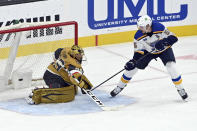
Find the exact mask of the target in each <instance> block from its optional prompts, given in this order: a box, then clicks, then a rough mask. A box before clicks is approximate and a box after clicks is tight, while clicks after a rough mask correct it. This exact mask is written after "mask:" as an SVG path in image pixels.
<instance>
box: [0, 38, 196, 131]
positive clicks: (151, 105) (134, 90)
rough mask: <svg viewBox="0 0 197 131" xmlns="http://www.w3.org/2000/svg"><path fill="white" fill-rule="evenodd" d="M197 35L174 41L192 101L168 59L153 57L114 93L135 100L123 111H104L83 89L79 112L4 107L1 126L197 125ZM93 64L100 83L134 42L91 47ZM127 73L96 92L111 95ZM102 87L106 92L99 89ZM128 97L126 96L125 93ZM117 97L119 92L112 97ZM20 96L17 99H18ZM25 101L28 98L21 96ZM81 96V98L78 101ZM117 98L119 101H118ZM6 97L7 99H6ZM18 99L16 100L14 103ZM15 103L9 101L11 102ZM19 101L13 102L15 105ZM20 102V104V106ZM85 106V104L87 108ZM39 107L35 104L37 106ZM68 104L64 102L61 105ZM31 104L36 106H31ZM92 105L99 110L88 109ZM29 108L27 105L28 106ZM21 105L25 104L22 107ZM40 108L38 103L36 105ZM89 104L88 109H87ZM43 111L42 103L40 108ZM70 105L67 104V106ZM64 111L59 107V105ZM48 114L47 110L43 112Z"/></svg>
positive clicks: (181, 129)
mask: <svg viewBox="0 0 197 131" xmlns="http://www.w3.org/2000/svg"><path fill="white" fill-rule="evenodd" d="M196 41H197V36H193V37H181V38H179V42H178V43H176V44H175V45H173V49H174V53H175V56H176V58H177V59H176V61H177V68H178V70H179V71H180V72H181V74H182V78H183V84H184V88H185V89H186V91H187V92H188V95H189V99H188V102H184V101H182V100H181V98H180V96H179V95H178V93H177V91H176V88H175V87H174V85H173V83H172V81H171V78H170V76H169V75H168V73H167V71H166V69H165V67H164V66H163V65H162V62H161V61H160V60H159V59H157V61H155V60H153V61H151V63H150V64H149V66H148V67H147V68H146V69H145V70H140V71H139V72H138V73H137V74H136V75H135V77H134V78H133V79H132V80H131V81H130V83H129V84H128V85H127V87H126V88H125V89H124V90H123V91H122V92H121V94H120V95H118V96H117V97H116V98H114V105H117V103H118V104H120V103H121V101H117V99H122V100H125V101H127V102H128V101H130V102H131V101H133V100H134V102H133V103H132V102H131V104H129V105H127V104H125V103H124V101H122V103H123V104H125V105H127V106H125V107H122V108H120V109H118V110H117V111H101V110H99V107H97V106H96V104H95V103H93V102H92V101H91V100H90V99H89V98H88V97H87V96H84V95H81V94H79V96H77V99H76V101H78V102H80V100H81V102H82V103H78V104H79V105H80V106H77V105H76V104H73V106H71V107H69V108H70V109H71V110H72V107H73V110H74V108H76V107H77V108H79V109H78V111H79V112H80V113H79V114H78V113H76V112H75V113H74V114H72V113H70V114H58V112H56V113H57V114H54V115H46V114H45V115H41V114H42V112H41V114H39V115H34V114H32V113H30V114H22V113H19V112H18V113H17V112H14V111H10V110H5V109H3V108H2V107H1V109H0V130H1V131H13V130H20V131H36V130H37V131H41V130H45V131H81V130H83V131H109V130H112V131H196V130H197V124H196V120H197V79H196V78H197V70H196V67H197V42H196ZM85 53H86V56H87V59H88V64H87V65H86V66H84V70H85V74H86V75H87V77H88V78H89V79H90V81H91V82H92V83H93V84H94V86H97V85H99V84H100V83H102V82H103V81H105V80H106V79H108V78H109V77H111V76H112V75H114V74H115V73H116V72H118V71H120V70H121V69H123V67H124V64H125V62H127V61H128V60H129V59H131V58H132V55H133V45H132V44H131V43H122V44H116V45H107V46H99V47H90V48H85ZM121 75H122V73H120V74H119V75H117V76H115V77H114V78H113V79H111V80H110V81H108V82H106V83H105V84H103V85H102V86H100V87H98V88H97V89H96V90H95V91H93V92H94V93H95V94H98V96H100V99H102V100H104V101H105V100H106V98H101V97H109V92H110V91H111V90H112V89H113V88H115V87H116V84H117V82H118V81H119V79H120V77H121ZM13 92H14V91H10V92H2V93H0V100H3V99H5V97H13V95H18V96H20V95H25V94H26V92H22V91H21V92H20V91H18V92H17V91H15V93H13ZM98 92H102V93H100V94H102V95H99V93H98ZM123 97H124V98H123ZM84 100H87V101H89V102H88V103H85V104H86V105H83V103H84ZM110 100H112V101H113V98H110ZM13 101H14V100H13ZM20 102H21V106H22V107H23V106H24V104H25V103H24V101H20ZM74 102H75V101H74ZM116 102H117V103H116ZM1 103H2V102H1ZM12 104H13V103H12ZM8 106H9V105H8ZM12 106H13V105H12ZM17 106H20V105H15V108H17ZM54 106H55V105H54V104H52V105H51V106H50V105H47V106H43V108H46V110H47V111H48V110H50V108H51V109H54V108H55V107H54ZM84 106H85V108H84ZM34 107H35V106H34ZM57 107H59V110H60V111H62V110H64V108H65V107H64V106H57ZM29 108H30V109H31V107H29ZM88 108H91V109H92V108H93V109H95V110H96V111H93V110H91V111H92V112H87V111H86V110H87V109H88ZM22 109H26V108H22ZM22 109H21V110H22ZM33 109H35V108H33V107H32V110H33ZM83 109H85V110H84V113H83ZM40 110H41V111H43V109H42V108H40ZM65 110H66V109H65ZM56 111H58V108H57V110H56ZM43 114H44V113H43Z"/></svg>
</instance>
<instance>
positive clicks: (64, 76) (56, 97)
mask: <svg viewBox="0 0 197 131" xmlns="http://www.w3.org/2000/svg"><path fill="white" fill-rule="evenodd" d="M83 56H84V51H83V49H82V48H81V47H79V46H77V45H73V46H72V47H66V48H59V49H57V50H56V51H55V52H54V62H52V63H51V64H50V65H49V66H48V67H47V70H46V71H45V73H44V76H43V79H44V81H45V83H46V85H47V86H48V87H49V88H37V89H34V90H33V91H32V93H31V94H30V95H29V97H28V98H27V99H26V100H27V102H28V103H29V104H39V103H63V102H69V101H72V100H74V98H75V95H76V94H77V91H78V90H77V88H78V87H80V88H84V89H91V88H92V87H93V85H92V84H91V82H90V81H89V80H88V79H87V77H86V76H85V75H83V73H84V72H83V69H82V66H81V64H82V59H83ZM82 93H83V92H82Z"/></svg>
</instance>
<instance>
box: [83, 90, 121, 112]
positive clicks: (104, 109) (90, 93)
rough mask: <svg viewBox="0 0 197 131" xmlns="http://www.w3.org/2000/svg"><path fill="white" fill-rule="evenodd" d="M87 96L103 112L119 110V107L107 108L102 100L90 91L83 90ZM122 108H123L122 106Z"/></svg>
mask: <svg viewBox="0 0 197 131" xmlns="http://www.w3.org/2000/svg"><path fill="white" fill-rule="evenodd" d="M81 89H82V90H83V91H84V92H85V93H86V95H88V96H89V97H90V98H91V99H92V100H93V101H94V102H95V103H96V104H97V105H98V106H99V107H100V108H101V109H102V110H103V111H114V110H117V109H118V108H119V107H106V106H105V105H104V104H103V103H102V101H101V100H99V99H98V98H97V97H96V96H95V95H94V94H93V93H92V92H91V91H90V90H85V89H83V88H81ZM120 107H121V106H120Z"/></svg>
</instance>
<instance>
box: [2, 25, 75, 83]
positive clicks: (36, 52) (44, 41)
mask: <svg viewBox="0 0 197 131" xmlns="http://www.w3.org/2000/svg"><path fill="white" fill-rule="evenodd" d="M42 24H43V23H42ZM9 28H10V29H6V30H2V29H1V30H0V67H1V70H0V76H4V75H5V70H6V68H7V66H9V65H11V64H13V69H12V71H11V74H12V72H13V71H15V70H21V71H25V70H27V71H28V70H29V71H32V72H33V79H34V80H36V79H41V78H42V76H43V74H44V72H45V70H46V68H47V66H48V65H49V63H51V62H52V61H53V52H54V51H55V50H56V49H58V48H63V47H69V46H72V45H73V44H77V40H78V38H77V37H78V36H77V33H78V30H77V23H76V22H62V23H53V24H43V25H39V24H37V25H27V24H21V25H18V26H17V25H15V26H13V27H9ZM16 44H19V46H18V47H17V49H16V48H14V49H12V48H13V47H15V46H16ZM14 52H16V57H13V56H14ZM10 55H11V56H12V57H13V58H11V59H12V61H13V59H14V63H9V64H8V59H10V58H9V56H10ZM10 78H11V75H10V76H9V79H10Z"/></svg>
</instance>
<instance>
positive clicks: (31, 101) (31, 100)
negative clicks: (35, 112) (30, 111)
mask: <svg viewBox="0 0 197 131" xmlns="http://www.w3.org/2000/svg"><path fill="white" fill-rule="evenodd" d="M32 96H33V93H32V92H31V93H30V94H29V96H28V97H26V98H25V100H26V101H27V103H28V104H29V105H34V104H35V102H34V101H33V99H32Z"/></svg>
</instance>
